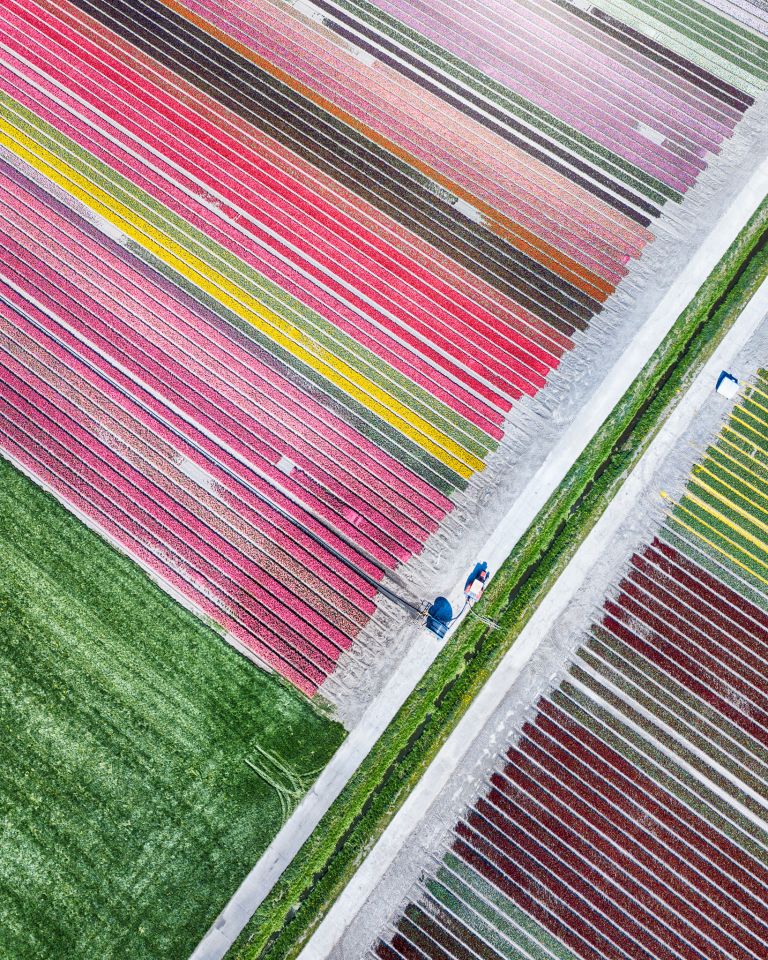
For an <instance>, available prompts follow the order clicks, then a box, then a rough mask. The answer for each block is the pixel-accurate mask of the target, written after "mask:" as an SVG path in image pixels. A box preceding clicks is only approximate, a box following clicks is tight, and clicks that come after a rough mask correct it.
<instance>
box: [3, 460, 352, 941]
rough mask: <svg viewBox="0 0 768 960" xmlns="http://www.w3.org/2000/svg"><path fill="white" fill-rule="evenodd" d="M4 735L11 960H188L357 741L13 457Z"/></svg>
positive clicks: (6, 495) (7, 524)
mask: <svg viewBox="0 0 768 960" xmlns="http://www.w3.org/2000/svg"><path fill="white" fill-rule="evenodd" d="M0 731H1V733H2V737H1V738H0V957H1V958H2V960H43V958H49V957H51V958H53V957H55V958H57V960H62V958H67V960H78V958H88V960H94V958H97V957H98V958H99V960H107V958H112V957H114V958H121V960H125V958H128V957H130V958H131V960H140V958H152V960H175V958H185V957H187V956H188V955H189V953H190V952H191V950H192V949H193V947H194V945H195V944H196V942H197V941H198V940H199V939H200V937H201V936H202V935H203V933H204V932H205V930H206V929H207V927H208V925H209V924H210V922H211V921H212V920H213V919H214V918H215V916H216V914H217V913H218V912H219V910H220V909H221V907H223V905H224V903H225V902H226V900H227V899H228V897H229V896H230V895H231V894H232V892H233V891H234V890H235V888H236V887H237V886H238V884H239V883H240V881H241V880H242V879H243V877H244V876H245V875H246V873H247V872H248V870H249V869H250V868H251V866H252V865H253V864H254V863H255V861H256V860H257V858H258V857H259V855H260V854H261V852H262V851H263V850H264V849H265V847H266V846H267V845H268V843H269V842H270V840H271V839H272V837H273V836H274V835H275V833H276V832H277V830H278V829H279V828H280V825H281V822H282V819H283V816H284V814H285V813H286V812H287V809H288V808H289V806H290V804H291V803H292V802H295V800H296V798H297V797H298V796H299V794H300V792H301V791H302V790H304V789H306V787H307V786H308V784H309V782H310V781H311V779H312V778H313V777H314V775H315V774H316V772H317V771H318V770H319V769H320V768H322V766H323V765H324V764H325V763H326V762H327V761H328V759H329V758H330V756H331V755H332V753H333V752H334V750H335V749H336V748H337V747H338V745H339V743H340V742H341V740H342V739H343V730H342V728H341V727H340V725H338V724H336V723H333V722H331V721H329V720H327V719H324V718H322V717H321V716H320V715H318V714H317V713H316V712H315V711H314V710H313V708H312V707H311V705H310V704H309V703H308V701H306V700H305V699H304V698H303V697H302V696H301V695H300V694H298V693H296V692H295V691H293V690H292V689H291V688H289V687H288V685H287V684H285V683H283V682H282V681H280V680H278V679H275V678H273V677H272V676H269V675H267V674H265V673H263V672H262V671H261V670H259V669H258V668H257V667H255V666H254V665H253V664H251V663H249V662H248V661H246V660H245V659H243V658H242V657H241V656H239V655H238V654H237V653H235V651H234V650H232V649H231V648H230V647H229V646H227V644H226V643H225V642H224V641H223V639H222V638H221V637H219V636H218V635H217V634H216V633H215V632H214V631H213V630H211V629H209V628H208V627H206V626H205V625H203V624H202V623H201V622H200V621H198V620H197V619H196V618H195V617H194V616H192V615H191V614H189V613H188V612H187V611H185V610H184V609H183V608H181V607H180V606H179V605H178V604H176V603H175V602H174V601H173V600H172V599H171V598H170V597H168V596H167V595H166V594H165V593H163V592H162V591H161V590H160V589H159V588H158V587H157V586H155V585H154V584H153V583H152V582H151V581H150V580H149V579H148V578H147V577H146V576H145V575H144V574H143V573H142V572H141V570H140V569H139V568H138V567H136V566H135V565H134V564H133V563H132V562H131V561H129V560H128V559H127V558H125V557H123V556H122V555H120V554H118V553H117V552H116V551H114V550H113V549H112V548H111V547H110V546H108V545H107V544H106V543H105V542H104V541H102V540H101V539H100V538H99V537H98V536H96V535H95V534H93V533H92V532H91V531H90V530H88V529H87V528H86V527H84V526H83V524H81V523H80V521H79V520H77V519H76V518H75V517H74V516H72V515H70V514H69V513H68V512H67V511H66V510H65V509H64V508H63V507H62V506H61V505H60V504H59V503H58V502H56V501H55V500H54V499H53V498H52V497H50V496H48V495H47V494H46V493H44V492H43V491H42V490H40V489H39V488H37V487H36V486H35V485H34V484H32V483H31V482H30V481H29V480H28V479H27V478H26V477H24V476H22V475H21V474H20V473H19V472H18V471H16V470H15V469H14V468H13V467H11V466H10V465H9V464H8V463H6V462H5V461H4V460H2V459H0ZM263 751H267V753H268V754H269V755H270V757H265V754H264V753H263ZM270 758H271V759H270ZM246 760H249V761H251V762H253V763H254V764H255V766H256V767H257V768H258V769H261V770H262V771H264V776H265V777H266V779H264V778H263V776H262V775H260V774H259V773H257V772H255V771H254V770H253V769H252V768H251V767H250V766H248V764H247V763H246ZM268 780H271V781H273V783H278V784H282V785H283V786H284V787H285V789H282V790H281V791H280V792H278V789H276V788H275V786H271V785H270V784H269V783H268V782H267V781H268ZM281 794H282V796H281Z"/></svg>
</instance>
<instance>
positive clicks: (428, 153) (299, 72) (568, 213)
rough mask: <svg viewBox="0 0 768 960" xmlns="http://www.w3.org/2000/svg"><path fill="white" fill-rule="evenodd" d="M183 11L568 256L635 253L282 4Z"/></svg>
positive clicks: (564, 187)
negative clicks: (241, 9) (233, 39)
mask: <svg viewBox="0 0 768 960" xmlns="http://www.w3.org/2000/svg"><path fill="white" fill-rule="evenodd" d="M193 9H195V10H196V11H198V12H199V13H201V14H202V15H203V16H205V18H206V19H207V20H208V21H209V22H211V23H214V24H215V25H216V26H218V27H221V28H222V29H224V30H225V31H226V32H227V33H228V34H230V35H231V36H234V37H236V38H237V39H239V40H241V41H243V42H244V43H246V44H247V45H248V46H249V47H250V48H251V49H254V50H256V51H257V52H258V53H260V54H261V55H263V56H265V57H266V58H267V59H269V60H270V61H271V62H273V63H275V64H276V65H278V66H280V67H282V68H283V69H285V70H286V71H287V72H288V73H289V74H291V75H292V76H294V77H296V78H297V79H299V80H301V81H302V82H304V83H306V84H307V85H308V86H310V87H311V88H313V89H316V90H320V91H321V92H322V93H323V94H325V95H326V96H328V97H329V98H330V99H332V100H333V102H334V103H336V104H338V105H339V106H341V107H343V108H344V109H346V110H348V111H349V112H350V113H351V114H352V115H354V116H355V117H357V118H358V119H360V120H361V121H363V122H365V123H368V124H371V125H373V126H374V127H375V128H376V129H378V130H381V131H383V132H386V133H387V134H388V135H389V136H390V137H391V138H392V139H393V140H394V141H395V142H397V143H399V144H401V145H403V146H404V147H405V148H406V149H408V150H409V151H410V152H411V153H413V154H415V155H416V156H419V157H421V158H422V159H423V160H424V161H425V162H427V163H430V164H431V165H439V168H440V170H441V171H442V172H444V173H445V174H446V175H447V176H450V177H451V178H452V179H454V180H455V181H456V182H457V183H461V184H462V185H463V186H465V187H466V188H467V189H470V190H472V191H473V192H476V193H477V195H478V196H480V197H482V198H483V199H484V200H486V201H487V202H489V203H491V204H492V205H493V206H496V207H497V208H498V209H499V210H500V211H501V212H503V213H505V214H507V215H509V216H513V217H514V218H515V219H516V220H518V221H519V222H524V223H525V224H526V225H527V226H529V227H530V229H532V230H533V232H534V233H536V234H537V235H539V236H540V237H541V238H542V239H545V240H547V241H548V242H551V243H554V244H555V245H556V246H558V248H559V249H562V250H563V251H564V252H566V253H569V254H570V255H572V256H574V257H575V258H576V259H579V257H580V253H582V252H583V251H587V253H588V255H591V257H592V258H594V259H595V260H596V261H597V262H598V263H600V262H603V263H604V265H607V264H608V263H609V262H610V260H611V259H615V260H616V264H617V265H619V266H620V265H621V264H622V262H623V260H622V255H623V256H627V255H630V254H632V253H637V252H638V249H639V248H638V247H637V246H636V245H635V244H636V242H637V237H639V236H642V230H641V228H638V227H637V225H635V224H633V223H631V222H630V221H627V222H624V218H623V217H617V216H616V215H615V212H614V211H612V210H610V209H608V208H607V207H606V205H605V204H604V203H603V202H602V201H599V200H597V199H596V198H594V197H593V196H592V195H591V194H590V193H589V192H587V191H586V190H584V189H583V188H580V187H575V186H574V185H573V184H568V183H567V182H566V181H565V180H564V179H563V178H562V176H560V175H558V174H555V173H554V172H553V171H552V170H550V169H548V168H547V167H545V166H544V165H543V164H541V163H540V162H539V161H537V160H534V159H533V158H531V157H530V156H527V155H525V154H523V153H522V152H521V151H520V150H519V149H518V148H516V147H514V146H511V145H510V144H509V143H506V142H504V141H502V140H500V139H499V138H498V137H496V136H495V135H494V134H491V133H490V132H489V131H488V130H486V129H484V128H482V127H480V126H479V125H478V124H477V123H476V122H475V121H474V120H471V119H469V118H466V117H465V116H464V115H463V114H461V113H460V112H459V111H457V110H454V109H452V108H448V107H446V104H445V103H444V102H443V101H440V100H439V99H438V98H437V97H435V96H434V95H433V94H431V93H430V92H429V91H426V90H424V89H423V88H421V87H419V86H418V85H417V84H415V83H413V82H411V81H409V80H407V79H405V78H403V77H402V76H401V75H399V74H397V73H396V72H395V71H394V70H392V69H391V68H390V67H388V66H387V65H386V64H384V63H378V64H377V65H376V68H375V69H373V70H372V69H371V68H370V67H368V66H367V65H365V64H362V63H361V62H360V61H358V60H357V59H355V57H353V56H352V55H351V54H350V53H348V52H347V51H345V50H344V49H343V48H342V47H340V46H339V45H338V44H337V43H335V42H334V41H333V40H332V39H331V38H330V37H329V36H327V35H326V34H324V33H322V32H321V31H314V30H312V29H311V28H308V27H307V25H306V24H305V23H304V22H300V21H299V20H298V19H296V18H295V15H293V14H292V13H291V12H290V11H289V10H286V9H285V8H284V7H280V6H278V5H277V4H274V3H271V2H270V0H252V2H251V3H249V4H248V8H246V11H245V13H244V15H243V13H242V12H238V16H237V17H235V16H234V15H233V11H232V9H231V8H228V7H227V8H225V7H223V6H222V5H221V4H220V3H218V2H217V0H195V2H194V3H193ZM630 238H634V239H632V240H631V242H630V245H629V246H627V242H628V240H630ZM568 243H571V244H573V246H569V245H568ZM616 252H618V254H619V256H618V258H617V257H616ZM580 262H581V261H580ZM585 265H587V266H590V267H592V266H593V265H594V264H593V263H592V262H590V263H585Z"/></svg>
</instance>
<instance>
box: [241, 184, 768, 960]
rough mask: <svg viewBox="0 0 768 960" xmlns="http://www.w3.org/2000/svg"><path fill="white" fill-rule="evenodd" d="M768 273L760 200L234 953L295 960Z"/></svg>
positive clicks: (766, 210)
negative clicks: (477, 617) (476, 616)
mask: <svg viewBox="0 0 768 960" xmlns="http://www.w3.org/2000/svg"><path fill="white" fill-rule="evenodd" d="M766 276H768V200H767V201H766V202H764V203H763V204H762V206H761V207H760V208H759V209H758V211H757V212H756V213H755V215H754V216H753V217H752V219H751V220H750V222H749V224H748V225H747V226H746V227H745V229H744V231H743V232H742V233H741V234H740V235H739V237H738V238H737V240H736V241H735V242H734V244H733V245H732V247H731V248H730V249H729V250H728V252H727V253H726V255H725V256H724V257H723V259H722V261H721V262H720V263H719V264H718V265H717V267H716V268H715V270H713V272H712V274H711V275H710V276H709V278H708V279H707V280H706V282H705V283H704V284H703V285H702V287H701V288H700V290H699V291H698V292H697V294H696V296H695V297H694V299H693V300H692V302H691V303H690V304H689V306H688V307H687V309H686V310H685V311H684V312H683V313H682V314H681V316H680V317H679V318H678V320H677V322H676V323H675V326H674V327H673V329H672V330H671V332H670V333H669V335H668V336H667V337H666V338H665V340H664V341H663V343H662V344H661V345H660V347H659V348H658V349H657V351H656V352H655V353H654V355H653V357H652V358H651V359H650V360H649V362H648V364H647V365H646V367H645V368H644V369H643V371H642V372H641V374H640V375H639V376H638V377H637V379H636V380H635V381H634V383H633V384H632V385H631V387H630V388H629V389H628V390H627V392H626V394H625V395H624V397H623V398H622V399H621V401H620V402H619V403H618V404H617V406H616V407H615V408H614V410H613V412H612V413H611V415H610V416H609V417H608V418H607V419H606V421H605V422H604V423H603V425H602V427H601V428H600V430H599V431H598V433H597V435H596V436H595V438H594V441H593V442H592V444H591V445H590V446H589V448H588V449H587V450H586V451H585V452H584V453H583V454H582V456H581V457H580V458H579V459H578V460H577V462H576V463H575V464H574V466H573V467H572V469H571V470H570V472H569V473H568V475H567V476H566V478H565V480H564V481H563V483H562V484H561V485H560V487H559V488H558V490H557V491H556V492H555V493H554V494H553V495H552V497H551V498H550V500H549V502H548V503H547V504H546V506H545V507H544V508H543V509H542V511H541V512H540V514H539V515H538V517H537V518H536V521H535V522H534V523H533V524H532V525H531V527H530V528H529V529H528V531H527V532H526V534H525V535H524V536H523V537H522V538H521V540H520V541H519V542H518V544H517V545H516V546H515V548H514V550H513V551H512V553H511V555H510V557H509V558H508V559H507V561H506V563H505V564H504V565H503V567H502V569H501V570H500V571H499V572H498V573H497V574H496V576H495V578H494V580H493V581H492V584H491V586H490V587H489V589H488V590H487V591H486V594H485V597H484V599H483V601H482V609H481V610H479V612H481V613H483V614H484V615H485V616H486V617H488V618H491V619H493V620H495V621H496V622H498V623H499V624H500V629H498V630H493V631H490V630H489V629H488V627H486V626H485V625H484V624H482V623H479V622H477V621H474V620H473V621H465V622H464V623H463V624H462V625H461V627H460V628H459V629H458V630H457V631H456V633H455V634H454V635H453V637H452V638H451V639H450V641H449V642H448V644H447V645H446V647H445V649H444V650H443V651H442V652H441V654H440V656H439V657H438V658H437V660H436V661H435V663H434V664H433V666H432V668H431V669H430V670H429V671H428V672H427V674H426V675H425V677H424V678H423V680H422V681H421V683H420V684H419V685H418V687H417V688H416V689H415V690H414V691H413V693H412V694H411V696H410V697H409V698H408V700H407V701H406V702H405V704H404V705H403V707H402V708H401V710H400V711H399V713H398V714H397V716H396V717H395V719H394V720H393V722H392V723H391V724H390V726H389V727H388V728H387V730H386V731H385V733H384V734H383V735H382V737H381V738H380V739H379V741H378V742H377V743H376V745H375V746H374V748H373V749H372V751H371V752H370V754H369V755H368V757H367V758H366V759H365V760H364V761H363V763H362V764H361V766H360V768H359V770H358V771H357V773H356V774H355V776H354V777H353V778H352V779H351V780H350V781H349V783H348V784H347V786H346V787H345V789H344V790H343V791H342V793H341V795H340V796H339V798H338V799H337V801H336V802H335V803H334V804H333V805H332V807H331V808H330V810H329V811H328V813H327V814H326V815H325V817H324V818H323V820H322V821H321V822H320V825H319V826H318V828H317V829H316V830H315V831H314V833H313V834H312V836H311V837H310V838H309V840H307V842H306V844H305V845H304V847H303V848H302V850H301V852H300V853H299V855H298V856H297V857H296V858H295V859H294V861H293V863H292V864H291V865H290V866H289V867H288V869H287V870H286V871H285V872H284V874H283V876H282V877H281V878H280V880H279V882H278V883H277V884H276V886H275V887H274V889H273V890H272V892H271V894H270V896H269V897H268V898H267V899H266V900H265V901H264V903H263V904H262V905H261V907H260V908H259V909H258V910H257V912H256V913H255V915H254V917H253V918H252V920H251V922H250V924H249V925H248V926H247V927H246V929H245V930H244V932H243V934H242V936H241V937H240V939H239V940H238V942H237V943H236V944H235V945H234V947H233V948H232V952H231V955H232V956H233V957H236V958H237V960H287V958H291V957H295V956H296V955H297V953H298V952H299V950H300V949H301V947H302V946H303V945H304V943H305V942H306V940H307V939H308V937H309V936H310V935H311V933H312V931H313V930H314V929H315V927H316V926H317V925H318V924H319V922H320V921H321V920H322V918H323V916H324V914H325V912H326V911H327V910H328V908H329V906H330V905H331V904H332V903H333V901H334V899H335V898H336V897H337V896H338V894H339V893H340V891H341V890H342V889H343V887H344V886H345V884H346V883H347V882H348V881H349V879H350V877H351V876H352V874H353V872H354V870H355V869H356V867H357V866H358V864H359V863H360V862H361V860H362V859H363V858H364V856H365V855H366V853H367V852H368V850H369V849H370V848H371V847H372V846H373V844H374V843H375V841H376V839H377V838H378V837H379V836H380V834H381V832H382V831H383V830H384V828H385V827H386V825H387V824H388V823H389V821H390V820H391V818H392V817H393V816H394V814H395V813H396V811H397V809H398V808H399V806H400V804H401V803H402V802H403V800H404V799H405V797H406V796H407V795H408V793H409V792H410V790H411V789H412V788H413V786H414V785H415V783H416V782H417V781H418V779H419V777H420V776H421V775H422V773H423V772H424V770H425V769H426V767H427V766H428V765H429V763H430V762H431V761H432V759H433V758H434V756H435V754H436V753H437V751H438V750H439V749H440V747H441V746H442V744H443V743H444V741H445V739H446V738H447V737H448V735H449V734H450V732H451V730H452V729H453V728H454V727H455V725H456V723H457V722H458V721H459V719H460V718H461V716H462V715H463V714H464V712H465V710H466V709H467V707H468V706H469V704H470V703H471V701H472V699H473V698H474V697H475V696H476V695H477V693H478V692H479V690H480V688H481V687H482V685H483V683H485V681H486V680H487V678H488V677H489V676H490V674H491V673H492V672H493V670H494V669H495V667H496V666H497V664H498V663H499V661H500V660H501V658H502V657H503V656H504V654H505V653H506V651H507V650H508V649H509V647H510V645H511V644H512V643H513V642H514V640H515V638H516V637H517V635H518V634H519V632H520V630H521V629H522V628H523V626H524V625H525V623H526V622H527V620H528V619H529V617H530V616H531V614H532V613H533V611H534V610H535V609H536V607H537V606H538V604H539V602H540V601H541V599H542V598H543V596H544V595H545V593H546V591H547V590H548V588H549V587H550V586H551V585H552V583H553V582H554V581H555V579H556V578H557V576H558V575H559V573H560V571H561V570H562V568H563V567H564V566H565V564H566V563H567V562H568V560H569V559H570V557H571V556H572V555H573V553H574V551H575V550H576V548H577V547H578V545H579V543H580V542H581V541H582V540H583V538H584V537H585V536H586V535H587V533H588V532H589V530H590V529H591V528H592V526H593V525H594V523H595V522H596V521H597V519H598V518H599V516H600V515H601V513H602V511H603V509H604V508H605V506H606V505H607V503H609V502H610V500H611V498H612V497H613V496H614V494H615V492H616V490H617V488H618V487H619V486H620V485H621V483H622V481H623V479H624V477H625V476H626V474H627V472H628V471H629V470H630V469H631V468H632V466H633V465H634V463H635V462H636V461H637V460H638V459H639V457H640V456H641V455H642V453H643V451H644V450H645V449H646V447H647V445H648V444H649V443H650V441H651V440H652V438H653V436H654V435H655V433H656V431H657V429H658V428H659V426H660V425H661V424H662V423H663V422H664V420H665V418H666V416H667V415H668V414H669V412H670V410H671V409H672V407H673V406H674V405H675V404H676V402H677V398H678V396H679V395H680V394H682V393H683V392H684V391H685V389H686V387H687V386H688V384H689V383H690V381H691V380H692V378H693V377H694V376H695V374H696V372H697V371H698V370H699V368H700V367H701V365H702V364H703V363H704V362H705V361H706V359H707V358H708V357H709V356H710V355H711V353H712V351H713V350H714V349H715V347H716V346H717V344H718V343H719V342H720V340H721V339H722V337H723V336H724V335H725V333H726V332H727V330H728V329H729V328H730V326H731V324H732V323H733V322H734V320H735V319H736V318H737V317H738V315H739V313H740V312H741V310H742V309H743V307H744V305H745V304H746V302H747V301H748V300H749V298H750V297H751V296H752V294H753V293H754V291H755V290H756V289H757V287H758V286H759V285H760V283H761V282H762V281H763V280H764V279H765V278H766Z"/></svg>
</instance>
